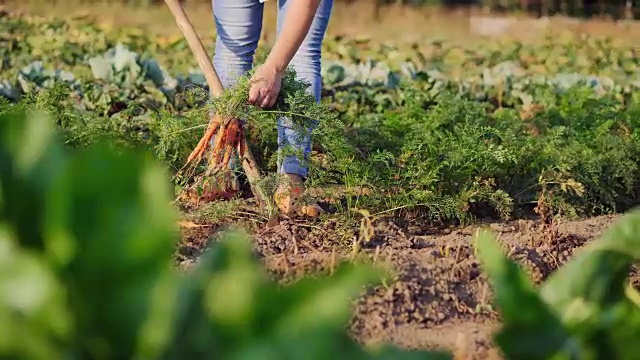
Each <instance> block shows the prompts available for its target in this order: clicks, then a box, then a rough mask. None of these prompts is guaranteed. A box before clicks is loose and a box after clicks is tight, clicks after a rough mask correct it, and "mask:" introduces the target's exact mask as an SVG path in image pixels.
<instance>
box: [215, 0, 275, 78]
mask: <svg viewBox="0 0 640 360" xmlns="http://www.w3.org/2000/svg"><path fill="white" fill-rule="evenodd" d="M212 4H213V18H214V21H215V24H216V32H217V35H216V43H215V54H214V56H213V66H214V67H215V69H216V72H217V73H218V76H219V77H220V81H221V82H222V85H223V86H224V87H225V88H228V87H231V86H233V85H235V84H236V80H237V78H238V77H239V76H242V75H244V74H245V73H246V72H247V71H249V70H251V67H252V64H253V57H254V55H255V53H256V48H257V47H258V41H259V40H260V32H261V31H262V16H263V11H264V4H262V3H260V2H259V1H258V0H212Z"/></svg>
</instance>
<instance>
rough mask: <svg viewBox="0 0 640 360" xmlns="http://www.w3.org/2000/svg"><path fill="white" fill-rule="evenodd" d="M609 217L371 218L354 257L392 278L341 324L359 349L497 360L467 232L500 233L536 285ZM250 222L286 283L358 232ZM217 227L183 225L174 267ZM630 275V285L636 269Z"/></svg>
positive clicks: (344, 248)
mask: <svg viewBox="0 0 640 360" xmlns="http://www.w3.org/2000/svg"><path fill="white" fill-rule="evenodd" d="M617 217H618V216H601V217H594V218H590V219H584V220H579V221H566V222H561V223H559V224H557V228H556V229H555V230H556V233H555V238H551V239H550V238H549V232H548V231H542V230H541V227H540V226H541V225H540V223H539V221H537V220H518V221H513V222H509V223H480V224H476V225H474V226H468V227H462V228H461V227H458V228H445V229H443V228H441V227H440V228H439V227H435V226H427V225H421V224H419V223H411V222H407V223H405V224H399V223H398V222H397V221H393V220H390V219H380V220H378V221H375V222H374V223H373V230H374V232H373V236H372V237H371V238H370V241H369V242H368V243H366V244H363V245H362V253H363V254H365V255H366V256H369V257H370V259H374V261H376V262H380V263H384V264H389V265H391V268H392V269H393V270H394V274H395V275H396V276H395V277H394V279H395V280H394V281H392V282H389V283H387V286H379V287H376V288H373V289H371V290H370V291H368V292H367V293H365V294H364V295H362V296H361V297H360V298H359V299H358V300H357V301H355V303H354V314H353V318H352V321H351V323H350V324H349V330H350V332H351V334H352V335H353V337H354V338H355V339H357V340H358V341H359V342H361V343H362V344H367V345H368V344H376V343H379V342H390V343H393V344H395V345H398V346H400V347H404V348H408V349H439V350H448V351H451V352H453V353H455V354H456V358H457V359H499V358H501V357H500V354H499V353H498V351H497V350H496V349H495V347H494V346H493V344H492V341H491V337H492V332H493V331H494V330H495V329H496V328H497V326H499V324H500V323H499V315H498V314H497V313H496V312H495V311H494V310H493V309H492V307H491V302H492V291H491V288H490V286H489V284H488V282H487V278H486V276H485V275H484V274H483V272H482V270H481V268H480V263H479V261H478V259H477V258H476V256H474V246H473V237H474V234H475V232H476V230H477V229H478V228H479V227H490V228H491V229H492V230H493V231H494V232H496V233H497V234H499V240H500V242H501V243H502V244H503V246H504V247H505V250H506V251H507V253H508V254H509V257H510V258H512V259H515V260H516V261H517V262H518V263H519V264H521V265H522V266H524V267H525V268H526V269H527V270H528V271H529V273H530V274H531V277H532V278H533V279H534V281H535V282H536V283H537V284H539V283H540V282H541V281H544V280H545V279H546V278H547V277H548V276H549V274H550V273H551V272H553V271H554V270H555V269H557V268H558V267H559V266H561V265H562V264H563V263H565V262H567V261H568V260H569V259H571V257H572V255H573V254H574V253H575V251H576V250H578V249H580V248H581V247H582V246H583V245H584V244H585V243H587V242H589V241H590V240H591V239H593V238H594V237H597V236H598V235H600V234H601V233H602V231H603V230H605V229H606V228H607V227H609V226H610V225H611V224H612V222H613V221H614V220H615V219H616V218H617ZM236 223H237V222H236ZM251 224H253V225H247V226H249V227H250V228H251V230H250V231H251V232H252V236H253V238H254V239H255V248H256V250H257V252H258V253H259V254H260V255H262V258H263V260H264V264H265V266H266V268H267V269H268V270H269V271H270V272H272V273H274V274H276V275H280V276H282V277H283V278H285V279H287V278H288V279H295V278H297V277H299V276H303V275H305V274H308V273H310V272H314V271H317V270H323V269H325V270H326V269H327V268H329V267H331V266H333V264H335V262H336V258H337V257H342V258H347V257H349V254H350V250H351V246H350V244H352V243H353V240H354V239H355V238H357V236H358V235H359V232H358V220H357V219H354V220H353V224H355V225H356V226H353V224H352V226H351V228H352V229H353V230H349V227H345V226H344V225H341V224H342V222H340V221H337V220H329V221H327V220H325V221H322V222H321V221H319V220H312V221H309V220H306V221H305V220H301V219H300V220H295V219H281V220H280V224H279V225H276V226H273V227H268V226H266V225H265V224H257V225H256V224H255V222H253V223H251ZM221 226H224V224H218V225H215V226H209V227H198V228H190V229H184V237H183V243H182V246H181V248H180V250H179V253H180V255H179V257H180V260H181V261H182V264H183V265H185V266H187V265H189V264H190V263H192V262H193V258H194V257H196V256H197V255H198V254H199V253H201V252H202V251H203V250H204V249H205V248H206V244H207V239H208V238H209V237H210V236H211V235H213V234H215V233H216V232H217V231H218V230H219V229H220V227H221ZM632 277H634V279H633V280H634V282H636V283H638V279H635V278H638V277H639V276H638V274H637V273H632Z"/></svg>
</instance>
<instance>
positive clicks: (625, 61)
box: [0, 16, 640, 220]
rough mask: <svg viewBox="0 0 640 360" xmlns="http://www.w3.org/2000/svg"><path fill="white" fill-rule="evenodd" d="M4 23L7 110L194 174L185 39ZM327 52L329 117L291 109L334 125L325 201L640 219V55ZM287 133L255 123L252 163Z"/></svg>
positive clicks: (323, 157)
mask: <svg viewBox="0 0 640 360" xmlns="http://www.w3.org/2000/svg"><path fill="white" fill-rule="evenodd" d="M0 20H1V21H0V26H1V27H2V31H0V34H2V35H0V45H2V46H0V56H2V58H3V63H2V64H3V67H2V70H1V71H0V78H2V79H4V80H0V94H4V96H5V97H7V98H8V99H9V100H10V101H9V102H7V103H6V104H5V105H3V108H2V109H4V110H2V109H0V111H6V109H8V108H10V107H12V106H15V105H16V104H18V106H25V107H33V106H35V107H37V108H40V109H46V110H47V111H48V113H49V114H50V115H51V116H52V118H53V119H55V121H56V123H57V124H58V125H59V129H60V130H61V131H62V133H63V134H64V136H65V139H66V142H67V144H68V145H70V146H86V145H89V144H91V143H92V142H94V141H96V139H98V138H103V137H108V138H110V139H111V141H112V142H113V143H116V144H118V145H119V146H134V147H139V146H143V147H145V148H147V149H151V150H152V151H153V152H154V153H155V155H156V157H158V158H159V159H160V160H162V161H164V162H165V164H167V165H168V166H169V167H170V168H171V169H173V170H177V169H178V168H179V167H180V166H181V164H182V163H183V162H184V159H186V156H187V155H188V153H189V151H190V150H191V149H192V148H193V147H194V146H195V144H196V142H197V140H198V136H199V135H200V134H201V131H202V126H203V125H204V122H205V121H206V120H205V119H206V106H203V105H205V102H206V98H207V96H206V93H205V92H204V91H199V90H198V89H201V88H202V87H201V86H200V85H202V84H203V83H204V81H203V80H202V76H201V75H200V74H199V72H197V71H193V70H191V71H190V70H189V69H190V66H192V65H191V64H193V61H192V58H191V56H190V52H189V50H188V48H187V46H186V44H185V43H184V42H183V41H182V40H179V39H152V38H150V37H147V36H145V35H144V34H143V33H142V32H141V31H139V30H135V29H134V30H129V29H125V30H123V29H118V30H109V29H102V28H100V27H99V26H97V25H93V24H90V23H84V22H78V23H73V22H63V21H57V20H56V21H44V20H42V19H31V18H17V17H12V16H5V17H3V18H1V19H0ZM325 46H326V50H327V54H328V59H327V60H326V61H325V65H324V69H323V77H324V80H325V84H326V86H325V102H324V104H323V106H322V107H321V108H320V109H310V108H304V106H307V107H309V106H310V105H309V104H308V103H304V101H302V100H295V99H289V100H287V101H288V103H287V104H284V106H285V107H287V106H289V108H288V110H291V108H290V107H291V106H298V108H297V110H299V111H298V112H303V113H308V114H310V113H313V117H316V118H317V120H321V121H320V126H319V127H318V128H317V129H316V130H315V135H314V155H313V156H312V159H311V164H310V166H311V170H312V171H311V173H312V175H311V177H310V182H311V185H312V186H319V187H322V186H325V185H331V184H342V185H346V186H347V187H355V186H365V187H374V188H377V189H380V190H381V191H376V192H374V194H371V195H369V196H365V197H359V198H357V199H356V200H355V201H356V205H358V206H365V207H369V208H372V209H378V210H384V209H389V208H399V209H413V210H418V211H419V212H421V213H424V214H427V215H429V216H431V217H433V218H437V219H459V220H465V219H467V218H468V217H469V215H474V216H497V217H503V218H508V217H512V216H518V215H520V214H521V213H522V211H530V210H532V209H533V208H534V207H535V206H536V205H541V204H540V203H541V202H548V204H545V205H549V207H550V208H552V209H553V210H554V212H560V213H562V214H564V215H591V214H599V213H607V212H617V211H624V210H626V209H629V208H631V207H633V206H635V205H636V204H638V200H639V199H640V190H639V189H640V163H639V160H638V159H640V132H639V130H638V128H639V126H638V125H640V123H639V121H640V95H639V94H640V92H639V89H638V87H639V86H640V84H639V83H638V79H639V78H640V72H639V71H638V65H639V60H638V56H637V55H636V53H635V52H634V50H633V49H629V48H624V47H622V46H619V45H617V44H615V42H614V41H612V40H608V39H594V38H584V39H575V38H574V39H570V38H566V39H559V41H558V42H557V44H554V43H551V42H547V43H542V44H537V45H525V44H520V43H515V42H513V43H495V44H489V45H484V46H480V47H477V48H461V47H458V46H455V45H450V44H446V43H441V42H431V43H428V44H425V45H423V46H415V48H414V49H411V48H410V49H401V48H393V47H385V46H381V47H374V46H371V45H369V44H367V43H366V42H364V41H351V40H344V39H338V40H333V41H328V42H327V44H326V45H325ZM135 50H141V51H142V52H141V54H138V53H136V52H135ZM264 51H265V49H264V48H261V54H262V55H264ZM381 60H384V61H381ZM258 61H259V60H258ZM180 69H183V70H182V71H181V70H180ZM185 69H186V70H185ZM180 74H182V75H180ZM292 86H293V85H292ZM294 87H295V86H294ZM42 90H44V91H42ZM304 104H307V105H304ZM301 106H302V107H301ZM254 110H255V109H254ZM247 111H249V109H247ZM252 111H253V110H252ZM243 116H244V115H243ZM275 121H276V119H275V117H274V116H268V114H266V113H264V112H263V113H260V112H259V111H258V112H255V111H254V115H253V118H252V119H251V121H250V124H251V126H250V133H251V134H250V135H251V138H252V139H253V140H252V144H253V145H252V146H253V147H254V152H255V154H256V155H257V157H258V160H259V161H260V164H261V166H262V168H263V169H265V170H268V171H271V172H273V171H274V170H275V168H274V155H275V153H276V149H277V146H276V138H275ZM327 160H329V161H327Z"/></svg>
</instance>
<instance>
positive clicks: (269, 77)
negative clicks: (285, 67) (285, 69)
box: [249, 64, 282, 108]
mask: <svg viewBox="0 0 640 360" xmlns="http://www.w3.org/2000/svg"><path fill="white" fill-rule="evenodd" d="M281 85H282V73H281V72H279V71H277V70H276V68H274V67H273V66H269V65H268V64H263V65H261V66H260V67H258V68H257V69H256V71H255V72H254V74H253V76H252V77H251V87H250V88H249V103H250V104H252V105H256V106H260V107H263V108H268V107H271V106H273V105H274V104H275V103H276V99H277V98H278V93H279V92H280V86H281Z"/></svg>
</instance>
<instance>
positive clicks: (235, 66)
mask: <svg viewBox="0 0 640 360" xmlns="http://www.w3.org/2000/svg"><path fill="white" fill-rule="evenodd" d="M212 5H213V18H214V21H215V25H216V33H217V35H216V42H215V50H214V51H215V53H214V56H213V66H214V67H215V69H216V72H217V73H218V76H219V77H220V81H221V82H222V86H224V88H225V89H226V88H229V87H232V86H234V85H235V84H236V82H237V79H238V77H240V76H243V75H244V74H245V73H246V72H248V71H249V70H251V68H252V65H253V58H254V55H255V53H256V49H257V47H258V42H259V40H260V33H261V31H262V17H263V12H264V4H263V3H261V2H259V1H258V0H213V1H212ZM213 141H215V137H214V138H212V139H211V145H213ZM236 163H237V161H236V157H235V156H232V158H231V161H229V168H230V169H232V168H234V167H235V165H236ZM235 186H237V184H235Z"/></svg>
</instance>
